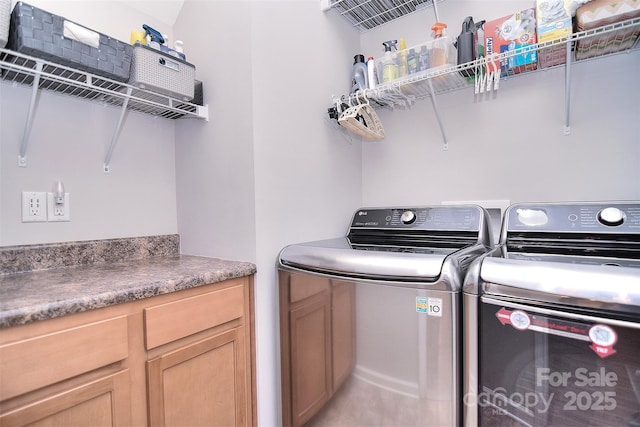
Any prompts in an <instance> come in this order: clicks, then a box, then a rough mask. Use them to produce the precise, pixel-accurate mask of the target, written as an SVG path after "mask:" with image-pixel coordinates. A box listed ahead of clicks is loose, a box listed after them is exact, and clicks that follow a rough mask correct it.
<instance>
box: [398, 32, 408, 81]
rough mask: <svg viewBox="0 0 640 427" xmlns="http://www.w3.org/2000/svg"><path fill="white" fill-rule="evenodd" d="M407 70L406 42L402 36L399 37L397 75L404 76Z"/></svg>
mask: <svg viewBox="0 0 640 427" xmlns="http://www.w3.org/2000/svg"><path fill="white" fill-rule="evenodd" d="M407 74H409V72H408V67H407V44H406V43H405V41H404V38H403V37H400V51H399V52H398V77H404V76H406V75H407Z"/></svg>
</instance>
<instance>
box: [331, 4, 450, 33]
mask: <svg viewBox="0 0 640 427" xmlns="http://www.w3.org/2000/svg"><path fill="white" fill-rule="evenodd" d="M443 1H444V0H438V1H437V3H442V2H443ZM323 2H324V3H325V4H324V5H322V7H323V8H324V9H335V10H336V11H337V12H338V13H339V14H340V16H342V17H343V18H344V19H346V20H347V21H348V22H349V23H350V24H351V25H352V26H354V27H356V28H358V29H359V30H360V31H361V32H364V31H368V30H371V29H373V28H376V27H378V26H380V25H383V24H386V23H387V22H389V21H393V20H394V19H397V18H400V17H402V16H405V15H409V14H411V13H414V12H418V11H420V10H423V9H426V8H427V7H432V6H434V0H323ZM436 6H437V5H436Z"/></svg>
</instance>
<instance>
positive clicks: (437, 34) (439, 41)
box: [429, 22, 449, 68]
mask: <svg viewBox="0 0 640 427" xmlns="http://www.w3.org/2000/svg"><path fill="white" fill-rule="evenodd" d="M431 29H432V30H433V32H434V36H433V37H434V39H433V48H431V54H430V56H429V59H430V61H431V68H433V67H439V66H441V65H445V64H446V63H447V54H448V49H449V47H448V46H447V43H448V38H447V37H446V30H447V24H445V23H443V22H436V23H435V24H433V27H431Z"/></svg>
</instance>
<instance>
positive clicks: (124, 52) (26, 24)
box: [0, 0, 132, 82]
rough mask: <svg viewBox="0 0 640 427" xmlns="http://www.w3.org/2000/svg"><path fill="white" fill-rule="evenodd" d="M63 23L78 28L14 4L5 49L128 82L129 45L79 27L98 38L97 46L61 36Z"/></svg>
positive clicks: (38, 11)
mask: <svg viewBox="0 0 640 427" xmlns="http://www.w3.org/2000/svg"><path fill="white" fill-rule="evenodd" d="M0 1H4V0H0ZM65 21H67V22H68V23H72V24H75V25H79V24H76V23H75V22H72V21H69V20H68V19H64V18H63V17H61V16H57V15H54V14H52V13H49V12H47V11H44V10H42V9H38V8H37V7H34V6H31V5H29V4H27V3H24V2H18V3H16V5H15V7H14V8H13V12H12V13H11V24H10V31H9V41H8V44H7V47H8V48H9V49H11V50H15V51H16V52H21V53H24V54H26V55H30V56H34V57H36V58H42V59H45V60H48V61H51V62H55V63H57V64H60V65H65V66H67V67H72V68H75V69H77V70H81V71H86V72H89V73H92V74H96V75H99V76H103V77H107V78H110V79H113V80H116V81H120V82H126V81H127V80H128V79H129V71H130V67H131V52H132V50H131V45H129V44H127V43H123V42H121V41H120V40H117V39H114V38H111V37H109V36H106V35H104V34H101V33H98V32H96V31H93V30H90V29H88V28H86V27H83V26H81V25H80V27H82V28H84V29H86V30H87V31H89V32H92V33H94V34H97V35H98V36H99V44H98V47H94V46H90V45H88V44H85V43H83V42H80V41H78V40H74V39H71V38H68V37H65V35H64V25H65Z"/></svg>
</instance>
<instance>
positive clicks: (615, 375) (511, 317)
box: [463, 202, 640, 426]
mask: <svg viewBox="0 0 640 427" xmlns="http://www.w3.org/2000/svg"><path fill="white" fill-rule="evenodd" d="M463 300H464V301H463V306H464V330H465V332H464V354H465V361H464V365H465V366H464V396H463V402H464V424H465V425H467V426H476V425H490V426H495V425H507V426H571V425H574V426H638V425H640V202H634V203H632V202H626V203H623V202H618V203H566V204H519V205H513V206H511V207H510V208H509V209H508V210H507V211H506V213H505V216H504V219H503V225H502V232H501V238H500V243H499V245H498V246H497V248H496V249H494V250H493V251H491V252H489V253H488V254H485V255H483V256H482V257H480V258H478V259H477V260H475V261H474V263H473V264H472V266H471V268H470V269H469V272H468V274H467V277H466V279H465V283H464V288H463Z"/></svg>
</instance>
